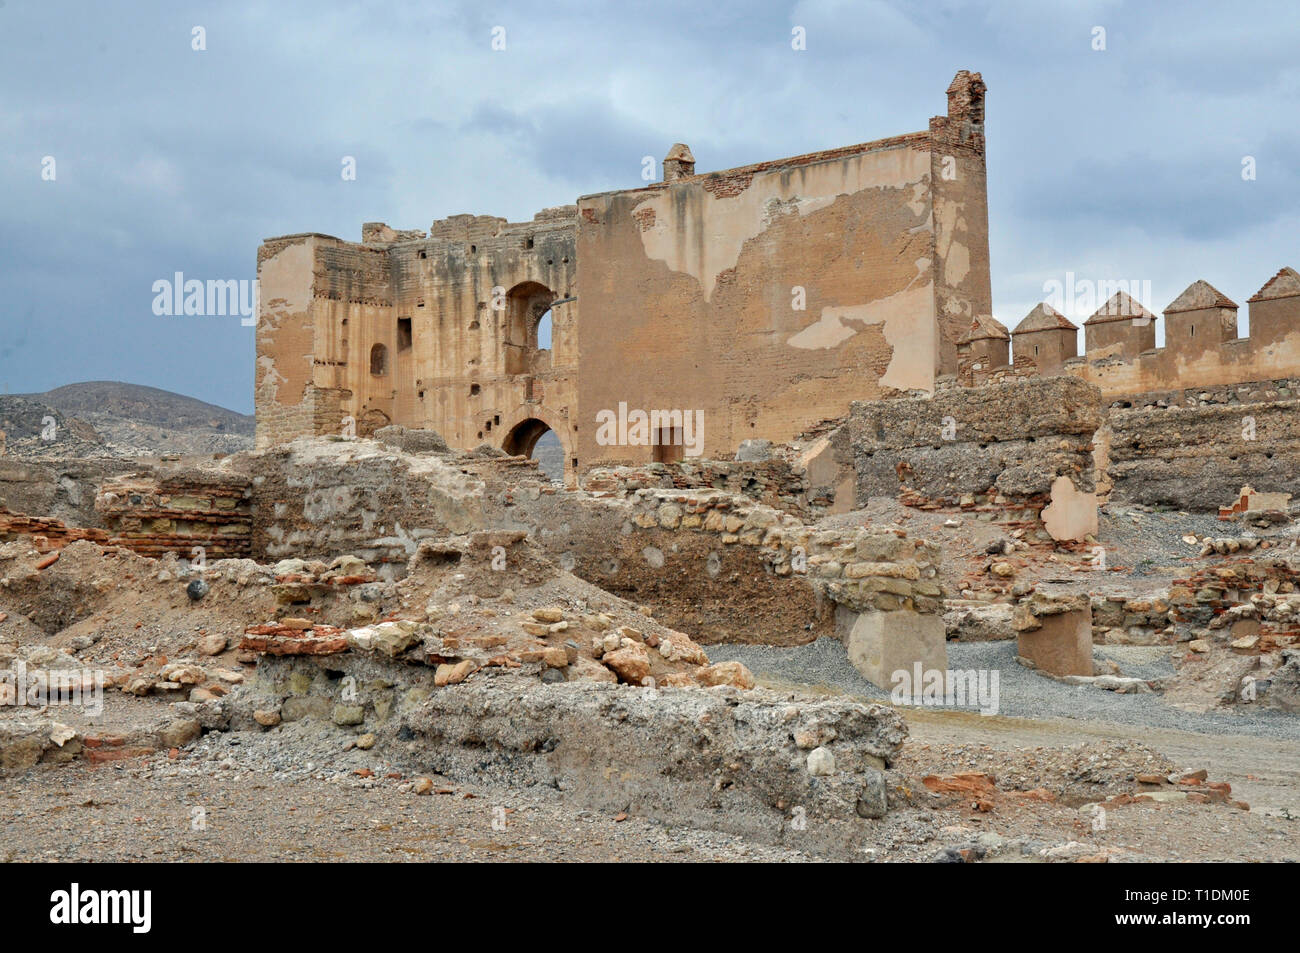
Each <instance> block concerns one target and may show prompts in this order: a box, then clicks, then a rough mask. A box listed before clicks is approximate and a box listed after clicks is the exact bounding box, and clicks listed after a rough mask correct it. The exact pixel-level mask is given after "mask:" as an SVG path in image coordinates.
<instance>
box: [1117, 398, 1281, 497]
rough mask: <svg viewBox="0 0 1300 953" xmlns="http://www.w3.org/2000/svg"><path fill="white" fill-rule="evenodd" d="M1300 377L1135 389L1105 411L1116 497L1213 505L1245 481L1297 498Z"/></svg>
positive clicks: (1238, 488) (1263, 490) (1266, 489)
mask: <svg viewBox="0 0 1300 953" xmlns="http://www.w3.org/2000/svg"><path fill="white" fill-rule="evenodd" d="M1297 395H1300V381H1296V380H1289V379H1288V380H1279V381H1273V382H1266V383H1263V384H1253V385H1243V386H1240V387H1219V388H1211V389H1209V390H1204V389H1202V388H1189V389H1185V390H1178V391H1173V392H1170V391H1161V392H1156V393H1152V394H1146V395H1138V396H1135V397H1132V398H1130V399H1126V400H1125V401H1124V402H1123V403H1126V404H1129V405H1130V406H1127V407H1125V406H1115V407H1112V408H1111V409H1110V410H1109V411H1108V412H1107V414H1106V422H1107V425H1108V429H1109V432H1110V433H1109V438H1108V444H1109V447H1108V456H1109V462H1108V465H1107V472H1108V476H1109V479H1110V480H1111V481H1112V483H1113V488H1112V490H1111V494H1110V498H1111V499H1112V500H1114V501H1116V502H1124V503H1144V504H1148V505H1165V506H1173V507H1177V508H1178V509H1186V510H1191V511H1198V512H1207V511H1210V512H1213V511H1216V510H1218V508H1219V507H1221V506H1227V505H1229V504H1231V503H1232V502H1233V501H1234V500H1235V499H1236V497H1237V494H1238V492H1239V491H1240V489H1241V488H1242V486H1245V485H1249V486H1250V487H1252V488H1253V489H1255V490H1257V491H1259V492H1261V493H1291V494H1292V495H1293V496H1296V497H1300V399H1298V398H1297Z"/></svg>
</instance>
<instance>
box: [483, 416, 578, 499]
mask: <svg viewBox="0 0 1300 953" xmlns="http://www.w3.org/2000/svg"><path fill="white" fill-rule="evenodd" d="M494 429H495V428H494ZM548 430H551V431H554V432H555V435H556V436H557V437H559V439H560V446H561V447H563V448H564V481H565V482H566V483H570V484H571V483H572V482H573V480H574V479H575V475H574V473H573V435H572V434H570V433H569V424H568V417H567V416H563V415H560V414H556V413H554V412H553V411H551V410H549V409H547V408H546V407H542V406H539V405H537V404H524V405H523V406H521V407H518V408H516V409H515V411H514V412H513V413H511V414H507V415H505V416H504V417H502V419H501V431H502V433H504V435H505V436H504V437H502V439H501V449H502V450H504V451H505V452H506V453H509V454H515V455H522V456H529V455H531V454H532V452H533V448H534V447H536V446H537V441H538V440H540V439H541V437H542V434H544V433H546V431H548ZM521 447H522V448H524V449H518V448H521Z"/></svg>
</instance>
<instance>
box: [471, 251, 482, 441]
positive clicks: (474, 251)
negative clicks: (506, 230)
mask: <svg viewBox="0 0 1300 953" xmlns="http://www.w3.org/2000/svg"><path fill="white" fill-rule="evenodd" d="M469 250H470V254H473V253H474V252H476V251H478V246H477V245H470V246H469ZM479 436H480V437H481V436H483V435H482V434H479Z"/></svg>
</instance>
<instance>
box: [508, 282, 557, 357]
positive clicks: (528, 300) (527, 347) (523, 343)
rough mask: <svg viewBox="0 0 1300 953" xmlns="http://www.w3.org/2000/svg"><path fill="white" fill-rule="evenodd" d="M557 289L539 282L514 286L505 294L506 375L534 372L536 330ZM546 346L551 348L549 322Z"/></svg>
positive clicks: (536, 349) (536, 346) (548, 309)
mask: <svg viewBox="0 0 1300 953" xmlns="http://www.w3.org/2000/svg"><path fill="white" fill-rule="evenodd" d="M554 300H555V292H554V291H552V290H551V289H550V288H548V287H546V286H545V285H543V284H539V283H538V282H536V281H525V282H522V283H521V284H518V285H515V286H514V287H513V288H511V289H510V291H509V292H507V294H506V316H505V335H504V339H503V341H502V344H503V345H504V347H505V368H506V373H507V374H531V373H533V372H534V370H535V368H534V367H533V364H534V359H535V357H536V355H537V352H538V350H539V345H538V340H537V332H538V325H539V324H541V322H542V319H543V317H544V316H547V315H548V314H549V312H550V309H551V302H552V301H554ZM546 336H547V339H546V346H547V347H548V348H549V347H550V343H551V342H550V329H549V321H548V328H547V331H546Z"/></svg>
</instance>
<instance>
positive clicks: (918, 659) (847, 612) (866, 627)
mask: <svg viewBox="0 0 1300 953" xmlns="http://www.w3.org/2000/svg"><path fill="white" fill-rule="evenodd" d="M835 628H836V630H837V631H838V632H839V635H840V638H841V639H842V640H843V642H844V647H845V649H847V651H848V653H849V661H850V662H851V663H852V664H853V667H854V668H856V669H857V670H858V671H859V672H861V673H862V675H863V677H864V678H866V679H867V680H868V681H869V682H871V683H872V684H873V685H875V686H876V687H877V688H883V689H885V690H886V691H890V690H891V689H893V688H894V686H895V674H896V673H899V672H902V673H904V674H905V675H906V676H907V678H908V679H911V678H912V673H913V670H914V668H915V666H916V665H917V663H920V665H921V669H922V671H924V672H929V671H932V670H933V671H939V672H945V673H946V672H947V671H948V646H947V642H946V641H945V633H944V625H943V616H941V615H935V614H931V613H921V612H916V611H914V610H911V609H896V610H894V611H893V612H881V611H879V610H875V609H868V610H867V611H865V612H855V611H853V610H852V609H849V608H847V607H845V606H837V607H836V610H835ZM909 684H910V682H909Z"/></svg>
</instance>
